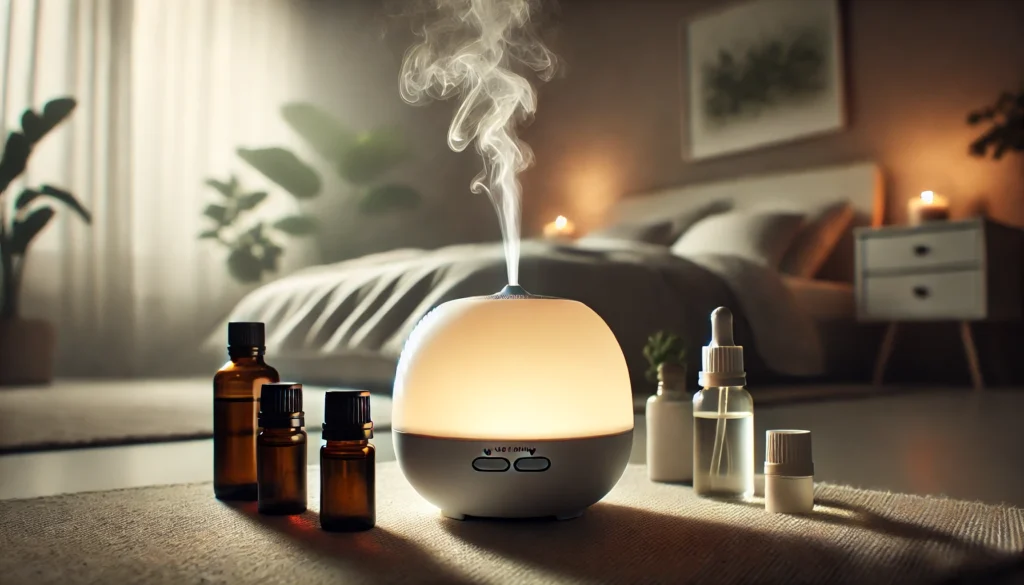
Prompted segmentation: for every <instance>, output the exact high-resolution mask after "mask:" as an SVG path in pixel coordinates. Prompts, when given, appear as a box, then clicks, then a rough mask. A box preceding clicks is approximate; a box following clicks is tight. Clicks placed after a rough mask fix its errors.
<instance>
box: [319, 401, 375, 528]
mask: <svg viewBox="0 0 1024 585" xmlns="http://www.w3.org/2000/svg"><path fill="white" fill-rule="evenodd" d="M322 438H323V441H324V443H323V446H321V447H320V527H321V528H323V529H324V530H328V531H332V532H354V531H359V530H369V529H370V528H373V527H374V525H375V524H376V523H377V511H376V489H377V482H376V476H375V468H374V466H375V463H376V457H375V455H374V449H373V445H371V444H370V439H371V438H373V421H372V420H371V419H370V393H369V392H359V391H348V392H328V393H327V395H326V396H325V397H324V424H323V437H322Z"/></svg>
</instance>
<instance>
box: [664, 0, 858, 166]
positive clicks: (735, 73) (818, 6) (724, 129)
mask: <svg viewBox="0 0 1024 585" xmlns="http://www.w3.org/2000/svg"><path fill="white" fill-rule="evenodd" d="M680 28H681V42H680V47H681V52H682V63H681V65H682V67H681V68H682V73H683V74H682V80H683V81H682V84H681V85H682V101H683V104H682V107H683V116H682V119H683V124H682V126H683V128H682V130H683V132H682V133H683V141H682V143H683V159H684V160H701V159H708V158H714V157H720V156H725V155H730V154H735V153H739V152H745V151H750V150H754V149H758V148H762V147H765V146H769V145H777V144H782V143H786V142H792V141H797V140H803V139H807V138H810V137H814V136H820V135H823V134H827V133H831V132H836V131H839V130H842V129H843V128H845V127H846V108H845V89H846V88H845V79H844V74H845V71H844V63H843V60H844V54H843V53H844V52H843V40H842V26H841V12H840V0H753V1H748V2H743V3H740V4H734V5H731V6H728V7H725V8H723V9H720V10H717V11H715V12H711V13H706V14H702V15H700V16H697V17H695V18H693V19H689V20H687V21H684V22H683V23H682V24H681V26H680Z"/></svg>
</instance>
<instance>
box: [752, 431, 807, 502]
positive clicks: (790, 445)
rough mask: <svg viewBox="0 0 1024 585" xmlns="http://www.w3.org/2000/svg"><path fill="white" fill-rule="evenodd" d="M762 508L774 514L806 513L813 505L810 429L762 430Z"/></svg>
mask: <svg viewBox="0 0 1024 585" xmlns="http://www.w3.org/2000/svg"><path fill="white" fill-rule="evenodd" d="M764 508H765V510H766V511H768V512H769V513H773V514H807V513H808V512H811V511H812V510H813V509H814V460H813V459H812V457H811V431H803V430H772V431H768V432H767V433H765V458H764Z"/></svg>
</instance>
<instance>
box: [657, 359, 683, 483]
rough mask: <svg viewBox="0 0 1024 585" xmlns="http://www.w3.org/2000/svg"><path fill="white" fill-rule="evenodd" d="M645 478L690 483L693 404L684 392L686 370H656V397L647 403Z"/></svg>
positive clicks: (667, 366) (661, 367)
mask: <svg viewBox="0 0 1024 585" xmlns="http://www.w3.org/2000/svg"><path fill="white" fill-rule="evenodd" d="M646 416H647V477H648V478H650V480H651V481H663V482H687V481H692V480H693V400H692V397H691V396H690V394H689V393H687V392H686V368H684V367H682V366H677V365H674V364H668V363H663V364H661V365H659V366H658V393H657V394H655V395H654V396H651V397H650V398H648V399H647V411H646Z"/></svg>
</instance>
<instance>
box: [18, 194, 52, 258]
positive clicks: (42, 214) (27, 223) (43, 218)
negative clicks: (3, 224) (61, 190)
mask: <svg viewBox="0 0 1024 585" xmlns="http://www.w3.org/2000/svg"><path fill="white" fill-rule="evenodd" d="M53 215H54V211H53V208H52V207H50V206H43V207H40V208H38V209H36V210H35V211H33V212H32V213H29V214H28V215H26V216H25V217H24V218H21V219H16V220H14V225H13V229H12V230H11V232H12V233H11V240H10V241H11V253H13V254H15V255H23V254H24V253H25V252H26V251H27V250H28V246H29V244H31V243H32V239H33V238H35V237H36V236H37V235H39V232H41V231H43V228H44V227H46V224H48V223H50V220H51V219H53Z"/></svg>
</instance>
